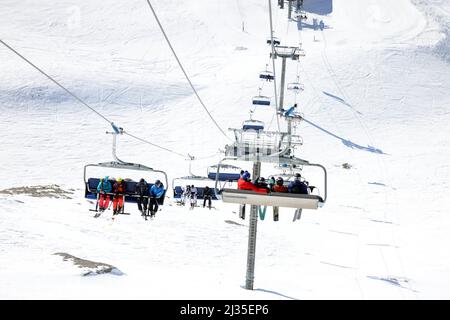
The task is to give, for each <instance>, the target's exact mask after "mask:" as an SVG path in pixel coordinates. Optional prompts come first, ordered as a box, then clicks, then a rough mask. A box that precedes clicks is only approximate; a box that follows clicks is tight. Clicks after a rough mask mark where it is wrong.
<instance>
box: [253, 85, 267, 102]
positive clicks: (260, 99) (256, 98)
mask: <svg viewBox="0 0 450 320" xmlns="http://www.w3.org/2000/svg"><path fill="white" fill-rule="evenodd" d="M258 90H259V94H258V95H257V96H254V97H253V98H252V104H253V105H255V106H270V98H269V97H266V96H263V95H261V90H262V89H261V88H259V89H258Z"/></svg>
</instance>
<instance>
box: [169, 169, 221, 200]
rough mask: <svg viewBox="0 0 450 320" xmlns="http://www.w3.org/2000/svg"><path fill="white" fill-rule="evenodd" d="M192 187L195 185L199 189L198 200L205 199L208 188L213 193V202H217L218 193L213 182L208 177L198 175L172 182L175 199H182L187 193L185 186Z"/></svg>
mask: <svg viewBox="0 0 450 320" xmlns="http://www.w3.org/2000/svg"><path fill="white" fill-rule="evenodd" d="M191 185H194V186H195V187H196V188H197V199H203V192H204V190H205V187H206V186H208V187H209V188H210V189H211V190H212V191H213V193H212V194H211V195H212V197H211V200H217V197H216V196H215V194H216V192H214V188H215V186H214V183H213V180H211V179H210V178H208V177H203V176H196V175H190V176H184V177H178V178H174V179H173V180H172V190H173V198H174V199H181V198H182V196H183V193H184V191H185V189H184V188H185V186H191Z"/></svg>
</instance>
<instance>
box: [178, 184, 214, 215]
mask: <svg viewBox="0 0 450 320" xmlns="http://www.w3.org/2000/svg"><path fill="white" fill-rule="evenodd" d="M212 192H213V190H212V189H211V188H210V187H208V186H206V187H205V188H204V189H203V208H204V207H205V206H206V201H208V208H209V209H211V200H212V196H213V194H212ZM197 198H198V189H197V188H196V187H195V186H194V185H187V186H186V187H185V188H183V193H182V195H181V205H183V206H184V205H186V203H187V202H189V209H190V210H193V209H194V208H195V206H196V204H197Z"/></svg>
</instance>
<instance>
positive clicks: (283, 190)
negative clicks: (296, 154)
mask: <svg viewBox="0 0 450 320" xmlns="http://www.w3.org/2000/svg"><path fill="white" fill-rule="evenodd" d="M272 190H273V191H274V192H280V193H287V192H288V188H287V187H286V186H285V185H284V181H283V178H282V177H278V178H277V181H276V184H275V185H274V186H273V188H272Z"/></svg>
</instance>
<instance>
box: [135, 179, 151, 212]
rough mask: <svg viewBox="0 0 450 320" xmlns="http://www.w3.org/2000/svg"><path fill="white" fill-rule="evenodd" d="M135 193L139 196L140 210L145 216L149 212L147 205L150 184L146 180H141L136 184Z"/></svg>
mask: <svg viewBox="0 0 450 320" xmlns="http://www.w3.org/2000/svg"><path fill="white" fill-rule="evenodd" d="M135 193H136V194H137V195H138V196H139V197H138V198H137V205H138V209H139V211H140V212H141V214H142V215H145V213H146V212H147V203H148V195H149V193H148V184H147V182H146V181H145V179H144V178H141V180H139V182H138V183H137V184H136V190H135Z"/></svg>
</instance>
